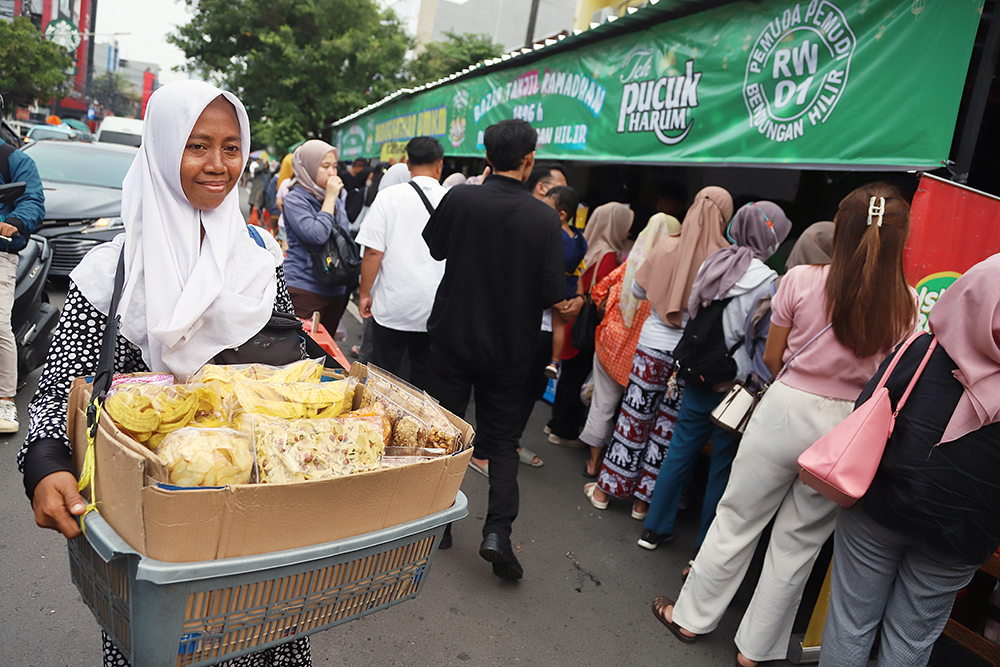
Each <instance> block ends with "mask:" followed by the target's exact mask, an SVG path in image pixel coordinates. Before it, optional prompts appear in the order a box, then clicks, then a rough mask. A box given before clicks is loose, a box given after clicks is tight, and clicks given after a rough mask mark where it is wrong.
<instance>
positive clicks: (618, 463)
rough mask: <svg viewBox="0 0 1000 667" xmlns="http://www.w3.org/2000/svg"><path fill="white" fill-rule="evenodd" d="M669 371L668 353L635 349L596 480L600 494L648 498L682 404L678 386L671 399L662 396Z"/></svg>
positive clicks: (650, 495) (670, 368) (669, 359)
mask: <svg viewBox="0 0 1000 667" xmlns="http://www.w3.org/2000/svg"><path fill="white" fill-rule="evenodd" d="M673 367H674V358H673V356H672V355H671V354H670V353H669V352H664V351H663V350H654V349H652V348H649V347H646V346H644V345H639V346H638V347H637V348H636V350H635V357H633V359H632V372H631V373H630V374H629V377H628V387H626V388H625V396H624V397H623V398H622V409H621V412H620V413H619V414H618V422H617V423H616V425H615V432H614V435H612V437H611V444H610V445H608V451H607V452H606V453H605V455H604V463H603V464H602V465H601V471H600V473H599V474H598V477H597V483H598V485H599V486H600V488H601V490H602V491H604V492H605V493H607V494H610V495H612V496H615V497H617V498H631V497H632V496H635V497H636V498H639V499H640V500H645V501H646V502H649V500H650V499H651V498H652V497H653V487H654V486H655V484H656V476H657V475H658V474H659V472H660V465H661V464H662V463H663V459H664V458H666V456H667V447H668V446H669V445H670V436H671V435H673V432H674V426H675V425H676V423H677V407H678V406H679V405H680V403H681V391H682V389H683V387H682V386H679V387H678V392H677V395H676V396H668V395H667V383H668V381H669V380H670V376H671V375H672V374H673Z"/></svg>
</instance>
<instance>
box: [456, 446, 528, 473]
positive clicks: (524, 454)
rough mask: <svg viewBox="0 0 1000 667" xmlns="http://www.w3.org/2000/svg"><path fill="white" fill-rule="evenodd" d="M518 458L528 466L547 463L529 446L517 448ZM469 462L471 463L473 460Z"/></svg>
mask: <svg viewBox="0 0 1000 667" xmlns="http://www.w3.org/2000/svg"><path fill="white" fill-rule="evenodd" d="M517 458H519V459H521V463H523V464H524V465H526V466H531V467H532V468H541V467H542V466H543V465H545V461H543V460H542V459H540V458H538V454H535V453H534V452H533V451H531V450H530V449H528V448H527V447H521V449H519V450H517ZM536 458H537V459H538V463H535V459H536ZM469 463H471V461H470V462H469Z"/></svg>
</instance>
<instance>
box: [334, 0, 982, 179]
mask: <svg viewBox="0 0 1000 667" xmlns="http://www.w3.org/2000/svg"><path fill="white" fill-rule="evenodd" d="M982 6H983V2H982V0H975V1H970V2H962V3H942V2H925V0H913V1H912V2H905V3H904V2H898V0H803V1H801V2H791V1H789V0H744V1H742V2H704V1H701V2H699V1H696V0H687V1H684V0H660V1H659V2H656V0H651V2H650V4H649V5H647V6H646V7H644V8H642V9H638V10H635V11H634V12H632V13H630V14H629V15H627V16H623V17H621V18H619V19H617V20H612V19H609V20H608V21H607V22H606V23H604V24H601V25H599V26H595V27H593V28H592V29H591V30H587V31H584V32H580V33H578V34H575V35H569V36H566V35H563V36H560V37H559V38H553V39H549V40H546V41H545V42H544V43H541V44H536V45H535V46H534V48H525V49H520V50H518V51H515V52H513V53H511V54H505V55H504V56H502V57H501V58H496V59H493V60H487V61H485V62H483V63H479V64H478V65H475V66H473V67H470V68H467V69H466V70H463V71H462V72H460V73H457V74H455V75H452V76H450V77H448V78H447V79H442V80H441V81H438V82H435V83H433V84H429V85H425V86H420V87H418V88H416V89H413V90H400V91H397V92H396V93H393V94H392V95H390V96H389V97H387V98H385V99H383V100H382V101H380V102H378V103H376V104H373V105H371V106H369V107H367V108H365V109H362V110H360V111H358V112H356V113H354V114H352V115H350V116H348V117H346V118H344V119H342V120H340V121H338V122H336V123H334V125H333V129H334V131H335V137H334V139H335V142H336V144H337V145H338V147H339V148H340V155H341V158H342V159H346V158H353V157H367V158H376V157H380V156H381V155H382V154H383V153H387V154H391V153H395V152H399V150H400V148H401V146H400V144H405V143H406V142H407V141H409V139H411V138H413V137H414V136H422V135H423V136H434V137H438V138H439V139H441V142H442V143H443V144H444V146H445V152H446V154H447V155H449V156H467V157H483V154H484V149H483V131H484V130H485V129H486V128H487V127H488V126H490V125H492V124H493V123H495V122H497V121H499V120H502V119H504V118H522V119H524V120H526V121H528V122H530V123H531V124H532V125H533V126H535V127H536V128H537V130H538V154H537V157H538V158H539V159H562V160H586V161H597V162H636V163H650V164H691V163H697V164H701V165H725V166H771V167H795V168H809V167H815V168H848V169H879V170H881V169H934V168H938V167H940V166H941V165H942V162H943V161H945V160H947V158H948V153H949V149H950V147H951V143H952V136H953V134H954V130H955V121H956V118H957V115H958V107H959V102H960V99H961V94H962V89H963V86H964V83H965V79H966V72H967V70H968V67H969V59H970V56H971V53H972V48H973V44H974V41H975V37H976V30H977V28H978V25H979V21H980V18H981V12H982ZM630 11H631V10H630Z"/></svg>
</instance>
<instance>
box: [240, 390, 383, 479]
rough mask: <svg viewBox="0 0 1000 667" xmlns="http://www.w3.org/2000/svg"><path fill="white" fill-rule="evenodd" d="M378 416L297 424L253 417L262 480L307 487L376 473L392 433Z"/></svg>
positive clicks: (359, 415) (369, 413)
mask: <svg viewBox="0 0 1000 667" xmlns="http://www.w3.org/2000/svg"><path fill="white" fill-rule="evenodd" d="M380 412H381V409H380V408H376V409H375V410H374V411H372V410H367V411H364V412H359V413H347V414H344V415H341V416H340V417H334V418H331V419H293V420H283V419H275V418H273V417H264V416H261V415H251V416H250V418H249V419H248V420H247V421H248V423H249V424H250V426H251V430H252V431H253V438H254V442H255V444H256V447H257V464H258V466H257V467H258V470H259V472H260V481H261V482H263V483H266V484H284V483H289V482H304V481H306V480H313V479H327V478H330V477H338V476H341V475H349V474H351V473H355V472H364V471H366V470H376V469H378V468H379V467H380V462H381V460H382V454H383V452H384V451H385V439H386V435H387V433H388V431H387V429H388V419H387V418H386V417H385V415H384V414H380Z"/></svg>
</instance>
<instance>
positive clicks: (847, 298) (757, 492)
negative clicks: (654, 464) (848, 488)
mask: <svg viewBox="0 0 1000 667" xmlns="http://www.w3.org/2000/svg"><path fill="white" fill-rule="evenodd" d="M873 201H874V205H872V202H873ZM771 217H772V219H773V216H771ZM835 223H836V227H835V232H834V239H833V261H832V263H831V264H829V265H813V264H805V265H800V266H797V267H795V268H793V269H792V270H791V271H789V272H788V273H787V274H785V276H784V277H783V278H782V280H781V286H780V287H779V288H778V292H777V294H776V295H775V297H774V300H773V303H772V308H773V314H772V321H771V330H770V332H769V333H768V337H767V349H766V351H765V353H764V360H765V361H766V362H767V365H768V366H769V367H770V369H771V372H772V373H773V374H777V373H778V371H779V369H780V368H781V367H782V365H784V364H787V368H786V369H785V372H784V373H783V374H782V375H781V378H780V379H779V380H777V381H776V382H774V383H773V384H772V385H771V387H770V388H769V389H768V390H767V393H766V394H765V395H764V398H763V399H762V400H761V402H760V404H759V405H758V406H757V409H756V410H755V411H754V413H753V416H752V417H751V419H750V422H749V424H747V428H746V432H745V433H744V434H743V439H742V441H741V443H740V448H739V452H738V453H737V455H736V459H735V460H734V461H733V462H732V473H731V475H729V485H728V486H727V487H726V490H725V493H724V494H723V496H722V499H721V500H720V501H719V502H718V512H717V516H716V517H715V521H714V522H713V523H712V525H711V528H710V529H709V531H708V535H707V537H705V539H704V544H703V545H702V547H701V550H700V551H699V552H698V555H697V557H696V558H695V560H694V562H693V563H692V564H691V569H690V573H689V575H688V577H687V581H686V583H685V584H684V588H683V589H682V590H681V593H680V595H679V597H678V598H677V604H676V606H674V603H673V602H672V601H671V600H670V599H669V598H666V597H659V598H656V599H655V600H654V601H653V613H654V614H655V615H656V617H657V619H658V620H659V621H660V622H661V623H663V624H664V625H666V626H667V628H669V629H670V631H671V632H672V633H673V634H674V635H675V636H676V637H677V638H678V639H680V640H681V641H684V642H687V643H690V642H692V641H694V640H695V637H696V636H697V635H700V634H704V633H706V632H711V631H712V630H714V629H715V628H716V626H717V625H718V623H719V621H720V620H721V619H722V616H723V614H724V613H725V611H726V609H727V607H728V606H729V603H730V602H731V601H732V599H733V596H734V595H735V594H736V591H737V589H738V588H739V587H740V584H741V583H742V581H743V577H744V576H745V574H746V572H747V569H748V568H749V565H750V560H751V558H752V557H753V553H754V551H755V549H756V547H757V543H758V541H759V540H760V537H761V535H762V533H763V532H764V530H765V528H766V527H767V525H768V523H769V522H770V521H771V520H772V518H773V520H774V524H773V527H772V528H771V537H770V542H769V544H768V547H767V554H766V556H765V558H764V567H763V571H762V572H761V575H760V580H759V581H758V583H757V589H756V591H755V593H754V596H753V599H752V600H751V602H750V606H749V608H748V609H747V611H746V613H745V614H744V615H743V621H742V623H741V624H740V627H739V630H738V631H737V633H736V640H735V641H736V646H737V648H738V649H739V652H738V653H737V655H736V661H737V663H739V665H741V666H743V667H750V666H752V665H755V664H756V663H757V661H762V660H783V659H784V658H785V655H786V653H787V651H788V642H789V637H790V635H791V631H792V623H793V621H794V620H795V614H796V611H797V610H798V606H799V602H800V601H801V597H802V589H803V588H804V586H805V582H806V579H807V578H808V576H809V572H810V570H811V569H812V565H813V562H814V560H815V559H816V555H817V554H818V553H819V550H820V548H821V547H822V546H823V543H824V542H826V540H827V538H829V537H830V533H831V532H833V524H834V519H835V517H836V512H837V505H836V503H834V502H833V501H832V500H828V499H827V498H825V497H823V496H822V495H821V494H820V493H819V492H817V491H815V490H813V489H811V488H810V487H808V486H806V485H805V484H803V483H802V481H801V480H800V479H799V468H798V458H799V455H800V454H801V453H802V452H803V451H805V449H806V448H808V447H809V446H810V445H812V444H813V443H814V442H815V441H816V440H817V439H819V438H820V437H822V436H823V435H824V434H826V433H827V432H828V431H829V430H830V429H832V428H833V427H834V426H836V425H837V424H839V423H840V422H841V421H843V419H844V418H845V417H846V416H847V415H848V414H850V412H851V410H852V409H853V407H854V400H855V398H856V397H857V395H858V394H859V393H860V392H861V390H862V388H863V387H864V386H865V383H867V382H868V379H869V378H870V377H871V376H872V374H874V373H875V371H876V370H877V368H878V365H879V363H880V362H881V361H882V359H884V358H885V356H886V355H887V354H888V353H889V352H890V351H891V350H892V349H893V347H894V346H895V345H896V344H897V343H898V342H899V341H900V340H902V339H904V338H905V337H906V336H908V335H910V334H911V333H912V332H913V328H914V324H915V322H916V305H915V294H914V293H913V290H912V289H911V288H909V287H908V286H907V284H906V278H905V275H904V272H903V250H904V247H905V245H906V238H907V236H908V234H909V228H910V220H909V206H908V205H907V203H906V201H905V200H904V199H903V197H902V196H901V195H900V194H899V191H898V190H896V189H895V188H893V187H891V186H889V185H886V184H884V183H874V184H871V185H866V186H863V187H861V188H858V189H857V190H855V191H854V192H852V193H851V194H849V195H848V196H847V197H845V198H844V200H843V201H841V202H840V207H839V210H838V211H837V216H836V219H835ZM925 349H926V348H925ZM793 356H794V362H791V363H790V361H791V359H792V358H793ZM690 389H691V388H690V387H689V388H688V391H690ZM686 397H687V393H685V398H686ZM674 442H675V443H676V442H677V436H676V435H675V436H674ZM716 448H718V442H714V443H713V452H714V450H715V449H716ZM713 456H714V453H713ZM657 488H659V487H657ZM707 502H708V500H707V499H706V503H707ZM650 516H652V514H650ZM823 644H824V651H826V648H825V647H826V646H827V638H826V637H825V636H824V641H823ZM866 657H867V656H866ZM892 664H900V665H902V664H906V665H911V664H912V665H915V664H923V663H920V662H908V661H902V662H892Z"/></svg>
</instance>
